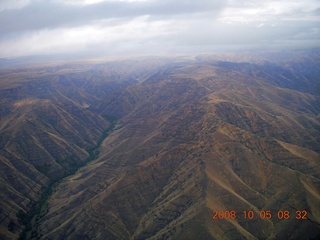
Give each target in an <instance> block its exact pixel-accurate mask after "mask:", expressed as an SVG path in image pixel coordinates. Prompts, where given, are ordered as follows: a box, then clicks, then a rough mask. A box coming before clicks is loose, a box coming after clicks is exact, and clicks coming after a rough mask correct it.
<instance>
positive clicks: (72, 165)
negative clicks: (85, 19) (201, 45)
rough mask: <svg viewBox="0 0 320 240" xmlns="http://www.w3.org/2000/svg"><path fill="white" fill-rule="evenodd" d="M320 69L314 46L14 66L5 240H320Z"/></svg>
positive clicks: (6, 120)
mask: <svg viewBox="0 0 320 240" xmlns="http://www.w3.org/2000/svg"><path fill="white" fill-rule="evenodd" d="M319 63H320V55H319V52H316V51H315V52H313V53H306V52H300V53H299V52H296V53H286V54H284V53H282V54H280V53H272V54H240V53H239V54H225V55H221V54H220V55H198V56H180V57H172V58H150V59H139V60H136V61H131V60H127V61H114V62H107V63H103V64H102V63H101V64H98V63H95V64H93V63H90V64H89V63H88V64H85V63H82V65H80V64H79V63H77V64H69V65H58V66H56V65H54V66H50V67H48V66H47V67H41V68H40V67H33V68H29V69H21V70H14V69H12V68H11V69H10V68H5V69H4V68H3V70H2V74H1V75H0V81H1V82H0V86H1V88H0V96H1V99H0V101H1V105H0V106H1V108H0V114H1V115H0V116H1V120H0V134H1V135H0V136H1V139H0V161H1V175H0V176H1V177H0V181H1V183H0V187H1V202H0V209H1V211H0V237H1V238H3V239H15V238H18V237H19V235H21V238H26V239H317V238H318V237H320V117H319V114H320V95H319V90H320V82H319V79H320V67H319V66H320V65H319ZM57 180H60V181H59V182H57V183H56V184H55V185H52V184H53V183H55V182H56V181H57ZM46 189H47V191H48V189H51V190H53V191H51V192H49V193H47V195H45V194H44V193H45V190H46ZM44 195H45V197H44ZM41 196H42V197H41ZM41 199H44V200H43V201H42V202H41ZM39 200H40V202H41V204H40V205H38V206H39V207H38V210H37V208H35V207H34V206H35V203H36V202H39ZM39 209H40V210H39ZM27 222H31V223H32V224H27ZM25 225H27V228H26V229H25V231H23V229H24V226H25Z"/></svg>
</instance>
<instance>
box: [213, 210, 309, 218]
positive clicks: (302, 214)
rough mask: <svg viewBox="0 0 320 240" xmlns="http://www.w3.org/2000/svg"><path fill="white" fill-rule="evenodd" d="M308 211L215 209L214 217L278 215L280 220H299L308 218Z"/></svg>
mask: <svg viewBox="0 0 320 240" xmlns="http://www.w3.org/2000/svg"><path fill="white" fill-rule="evenodd" d="M307 215H308V212H307V211H306V210H294V211H289V210H278V211H271V210H260V211H259V212H256V211H253V210H248V211H242V212H237V211H235V210H213V216H212V218H213V219H215V220H219V219H220V220H221V219H232V220H234V219H267V220H269V219H271V218H273V217H276V218H278V219H280V220H282V219H285V220H288V219H297V220H306V219H307Z"/></svg>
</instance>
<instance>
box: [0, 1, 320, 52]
mask: <svg viewBox="0 0 320 240" xmlns="http://www.w3.org/2000/svg"><path fill="white" fill-rule="evenodd" d="M313 48H320V0H242V1H240V0H0V58H14V57H23V56H33V55H68V54H70V55H77V54H78V55H81V56H89V57H94V56H112V55H135V54H136V55H148V54H170V53H204V52H216V51H266V50H270V51H274V50H304V49H313Z"/></svg>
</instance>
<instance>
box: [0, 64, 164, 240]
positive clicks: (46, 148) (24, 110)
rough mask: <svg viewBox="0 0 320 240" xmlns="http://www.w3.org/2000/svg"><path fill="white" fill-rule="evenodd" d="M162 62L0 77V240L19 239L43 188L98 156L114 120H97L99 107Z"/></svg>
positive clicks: (40, 69)
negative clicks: (129, 66) (100, 145)
mask: <svg viewBox="0 0 320 240" xmlns="http://www.w3.org/2000/svg"><path fill="white" fill-rule="evenodd" d="M165 62H166V61H165V60H157V59H155V60H154V61H153V62H152V61H148V66H145V62H144V61H136V62H134V63H132V62H130V61H129V62H127V61H124V62H121V63H120V62H112V63H105V64H99V63H96V64H85V65H83V64H75V65H74V64H66V65H58V66H57V65H52V66H51V65H49V66H36V67H30V68H25V69H14V68H3V69H2V71H1V74H0V96H1V98H0V103H1V104H0V116H1V118H0V161H1V162H0V164H1V169H0V172H1V174H0V182H1V184H0V188H1V192H0V195H1V197H0V198H1V202H0V238H1V239H15V238H17V237H18V236H19V234H20V233H21V231H22V229H23V228H24V225H25V224H26V223H28V222H29V221H30V218H31V217H32V215H33V214H34V213H35V211H36V206H35V204H36V203H37V202H38V201H39V199H40V198H41V196H42V199H44V198H46V197H47V196H46V195H47V193H46V190H48V187H49V186H50V185H51V184H53V183H54V182H56V181H57V180H59V179H61V178H63V177H65V176H67V175H69V174H71V173H73V172H74V171H76V170H77V169H78V168H79V167H81V166H83V165H84V164H86V163H87V162H88V161H90V160H92V159H94V158H95V157H96V156H97V151H95V149H96V148H97V146H98V145H99V144H100V143H101V141H102V140H103V139H102V138H103V137H105V133H106V131H108V130H110V129H109V128H110V127H111V123H110V120H111V121H112V120H113V119H110V117H109V116H105V115H103V114H100V110H99V104H101V102H103V101H105V102H106V103H108V102H107V101H106V99H107V98H110V99H112V98H113V97H114V96H117V95H118V93H119V91H122V90H123V89H124V88H126V87H127V86H130V85H131V84H133V83H135V82H137V80H136V78H138V77H143V76H144V75H145V74H147V73H148V72H149V71H150V69H152V68H154V67H155V66H158V65H162V64H165ZM129 64H131V65H132V66H131V68H132V67H133V66H134V69H130V68H128V65H129Z"/></svg>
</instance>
